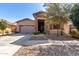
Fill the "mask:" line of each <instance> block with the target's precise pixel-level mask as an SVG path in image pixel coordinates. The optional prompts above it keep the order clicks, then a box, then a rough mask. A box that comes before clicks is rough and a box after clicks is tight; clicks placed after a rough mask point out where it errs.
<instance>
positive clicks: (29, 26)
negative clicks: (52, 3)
mask: <svg viewBox="0 0 79 59" xmlns="http://www.w3.org/2000/svg"><path fill="white" fill-rule="evenodd" d="M44 14H45V12H43V11H39V12H36V13H33V17H34V20H31V19H29V18H25V19H22V20H19V21H17V22H16V23H17V29H16V31H17V32H21V33H33V32H37V31H39V32H41V33H42V32H51V31H53V30H56V29H57V28H60V27H59V26H60V25H52V26H51V25H49V23H48V21H47V20H46V17H45V15H44ZM69 29H70V27H69V23H65V24H64V26H63V31H64V32H65V33H66V34H68V33H69Z"/></svg>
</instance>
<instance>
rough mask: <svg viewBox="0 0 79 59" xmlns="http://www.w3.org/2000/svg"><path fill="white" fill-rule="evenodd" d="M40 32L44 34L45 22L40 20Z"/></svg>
mask: <svg viewBox="0 0 79 59" xmlns="http://www.w3.org/2000/svg"><path fill="white" fill-rule="evenodd" d="M38 31H40V33H43V32H44V20H38Z"/></svg>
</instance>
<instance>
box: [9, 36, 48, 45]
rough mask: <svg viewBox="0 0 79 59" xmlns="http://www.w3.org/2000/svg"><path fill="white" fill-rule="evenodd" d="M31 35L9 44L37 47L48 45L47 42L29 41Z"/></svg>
mask: <svg viewBox="0 0 79 59" xmlns="http://www.w3.org/2000/svg"><path fill="white" fill-rule="evenodd" d="M30 39H31V35H25V36H24V37H22V38H20V39H18V40H16V41H14V42H12V43H10V44H14V45H20V46H26V45H38V44H46V43H49V42H48V40H30Z"/></svg>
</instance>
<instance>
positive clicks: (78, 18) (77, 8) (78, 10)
mask: <svg viewBox="0 0 79 59" xmlns="http://www.w3.org/2000/svg"><path fill="white" fill-rule="evenodd" d="M70 18H71V19H72V22H73V25H74V26H75V27H76V29H77V30H78V31H79V4H74V6H73V7H72V9H71V16H70Z"/></svg>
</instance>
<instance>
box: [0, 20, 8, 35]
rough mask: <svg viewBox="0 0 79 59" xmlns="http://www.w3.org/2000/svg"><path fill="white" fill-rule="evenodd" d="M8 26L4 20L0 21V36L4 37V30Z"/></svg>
mask: <svg viewBox="0 0 79 59" xmlns="http://www.w3.org/2000/svg"><path fill="white" fill-rule="evenodd" d="M7 26H8V24H7V22H6V21H5V20H3V19H2V20H1V21H0V30H1V31H2V35H4V30H5V29H6V28H7Z"/></svg>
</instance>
